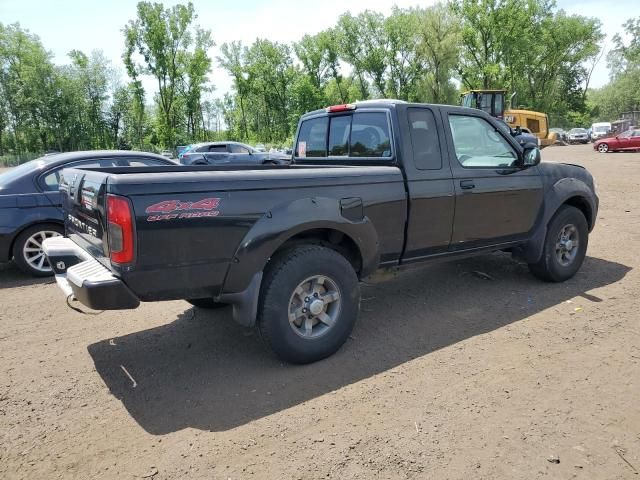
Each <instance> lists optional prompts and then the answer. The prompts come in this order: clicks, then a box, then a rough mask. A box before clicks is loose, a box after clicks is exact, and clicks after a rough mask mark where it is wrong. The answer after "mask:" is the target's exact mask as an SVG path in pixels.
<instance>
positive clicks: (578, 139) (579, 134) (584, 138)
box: [568, 128, 589, 144]
mask: <svg viewBox="0 0 640 480" xmlns="http://www.w3.org/2000/svg"><path fill="white" fill-rule="evenodd" d="M568 140H569V143H571V144H575V143H589V132H587V129H586V128H572V129H571V130H569V135H568Z"/></svg>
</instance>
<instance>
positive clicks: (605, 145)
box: [598, 143, 609, 152]
mask: <svg viewBox="0 0 640 480" xmlns="http://www.w3.org/2000/svg"><path fill="white" fill-rule="evenodd" d="M598 150H600V151H601V152H606V151H607V150H609V147H608V146H607V144H606V143H602V144H600V145H598Z"/></svg>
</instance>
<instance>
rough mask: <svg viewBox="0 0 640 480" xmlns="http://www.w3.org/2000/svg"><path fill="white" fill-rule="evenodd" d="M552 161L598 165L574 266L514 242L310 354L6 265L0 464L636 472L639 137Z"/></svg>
mask: <svg viewBox="0 0 640 480" xmlns="http://www.w3.org/2000/svg"><path fill="white" fill-rule="evenodd" d="M543 158H544V160H545V161H561V160H566V161H571V162H574V163H579V164H582V165H584V166H586V167H587V168H589V170H590V171H591V172H592V173H593V174H594V176H595V177H596V180H597V184H598V188H599V190H598V193H599V195H600V200H601V207H600V212H599V214H598V223H597V226H596V229H595V231H594V232H593V234H592V236H591V238H590V245H589V250H588V258H587V259H586V262H585V264H584V266H583V268H582V270H581V271H580V272H579V273H578V275H577V276H576V277H575V278H574V279H572V280H570V281H568V282H566V283H564V284H555V285H553V284H545V283H541V282H539V281H537V280H536V279H534V278H533V277H532V276H531V275H530V274H529V273H528V271H527V267H526V265H523V264H517V263H514V262H513V261H512V260H511V259H510V257H509V256H508V255H506V254H494V255H488V256H485V257H481V258H475V259H470V260H465V261H457V262H453V263H446V264H438V265H435V266H431V267H427V268H424V269H420V270H414V271H411V272H406V273H403V274H402V275H401V276H400V277H399V278H398V279H396V280H395V281H392V282H390V283H384V284H379V285H375V286H364V288H363V302H362V313H361V316H360V320H359V323H358V325H357V327H356V329H355V331H354V332H353V335H352V337H351V339H350V340H349V341H348V342H347V344H346V345H345V346H344V347H343V348H342V349H341V350H340V351H339V352H338V353H337V354H336V355H334V356H333V357H332V358H330V359H327V360H325V361H322V362H319V363H316V364H313V365H308V366H302V367H300V366H297V367H296V366H290V365H286V364H282V363H280V362H279V361H277V360H276V359H275V358H273V357H272V356H271V355H270V354H269V353H268V352H267V351H266V350H265V349H264V348H263V347H262V345H261V344H260V341H259V338H257V336H256V334H255V333H254V332H253V331H252V330H250V329H245V328H242V327H240V326H238V325H236V324H234V323H233V322H232V321H231V319H230V312H229V311H226V310H222V311H204V310H198V309H194V308H191V307H190V305H188V304H187V303H186V302H182V301H176V302H167V303H155V304H145V305H143V306H142V307H140V308H139V309H137V310H134V311H126V312H105V313H103V314H101V315H99V316H83V315H80V314H78V313H75V312H73V311H71V310H69V309H68V308H67V307H66V305H65V302H64V298H63V296H62V294H61V293H60V292H59V291H58V289H57V287H56V286H55V284H53V283H52V282H51V281H50V280H49V281H40V280H33V279H31V278H28V277H26V276H25V275H23V274H21V273H20V272H18V271H17V269H16V268H15V267H14V266H13V265H12V264H6V265H0V286H1V287H2V288H1V289H0V478H3V479H15V478H24V479H34V478H42V479H51V478H77V479H89V478H91V479H94V478H100V479H102V478H117V479H122V478H125V479H126V478H153V479H154V480H158V479H178V478H195V479H199V478H202V479H204V478H206V479H225V480H226V479H228V478H231V479H242V478H257V479H272V478H273V479H289V478H291V479H316V478H336V479H352V478H353V479H355V478H360V479H405V478H418V479H423V478H424V479H426V478H433V479H438V480H440V479H449V478H451V479H463V478H464V479H469V478H474V479H497V478H505V479H532V478H553V479H569V478H582V479H589V480H591V479H627V478H640V473H639V472H640V326H639V320H640V300H639V297H640V282H639V280H640V274H639V267H640V256H639V255H638V252H639V250H640V153H617V154H607V155H602V154H597V153H594V152H593V150H592V149H591V146H590V145H586V146H572V147H551V148H548V149H546V150H544V151H543ZM477 272H482V273H484V274H487V276H488V277H487V276H484V275H481V274H478V273H477ZM489 278H490V279H489Z"/></svg>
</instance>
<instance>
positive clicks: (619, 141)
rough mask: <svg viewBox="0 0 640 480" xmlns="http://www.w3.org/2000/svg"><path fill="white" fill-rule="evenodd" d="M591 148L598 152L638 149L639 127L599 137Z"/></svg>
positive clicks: (639, 141) (639, 139)
mask: <svg viewBox="0 0 640 480" xmlns="http://www.w3.org/2000/svg"><path fill="white" fill-rule="evenodd" d="M593 149H594V150H597V151H599V152H600V153H607V152H618V151H621V150H640V129H634V130H627V131H626V132H623V133H621V134H620V135H616V136H615V137H609V138H601V139H600V140H597V141H596V142H595V143H594V144H593Z"/></svg>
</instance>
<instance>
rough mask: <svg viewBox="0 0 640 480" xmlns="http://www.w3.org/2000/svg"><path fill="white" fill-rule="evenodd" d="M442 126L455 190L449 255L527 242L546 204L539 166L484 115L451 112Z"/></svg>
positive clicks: (447, 112)
mask: <svg viewBox="0 0 640 480" xmlns="http://www.w3.org/2000/svg"><path fill="white" fill-rule="evenodd" d="M443 123H444V125H445V132H446V136H447V143H448V146H449V149H448V150H449V158H450V162H451V170H452V173H453V183H454V187H455V198H456V202H455V218H454V222H453V233H452V238H451V245H450V249H451V250H460V249H467V248H475V247H481V246H486V245H492V244H499V243H505V242H509V241H515V240H519V239H523V238H525V237H526V236H527V235H528V233H529V231H530V230H531V229H532V228H533V226H534V224H535V221H536V218H537V216H538V213H539V211H540V208H541V207H542V200H543V184H542V179H541V177H540V173H539V170H538V168H537V167H526V168H525V167H522V166H520V165H521V156H522V153H521V150H520V149H519V147H518V146H517V145H516V143H515V142H514V141H513V140H512V139H510V138H507V137H506V136H505V135H504V132H503V131H502V130H500V129H499V128H498V127H497V126H495V125H494V124H493V123H492V122H491V121H490V120H489V119H488V118H486V117H485V116H483V115H482V114H481V113H478V114H476V113H475V112H467V111H462V110H459V109H458V110H455V109H448V111H444V112H443Z"/></svg>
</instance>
